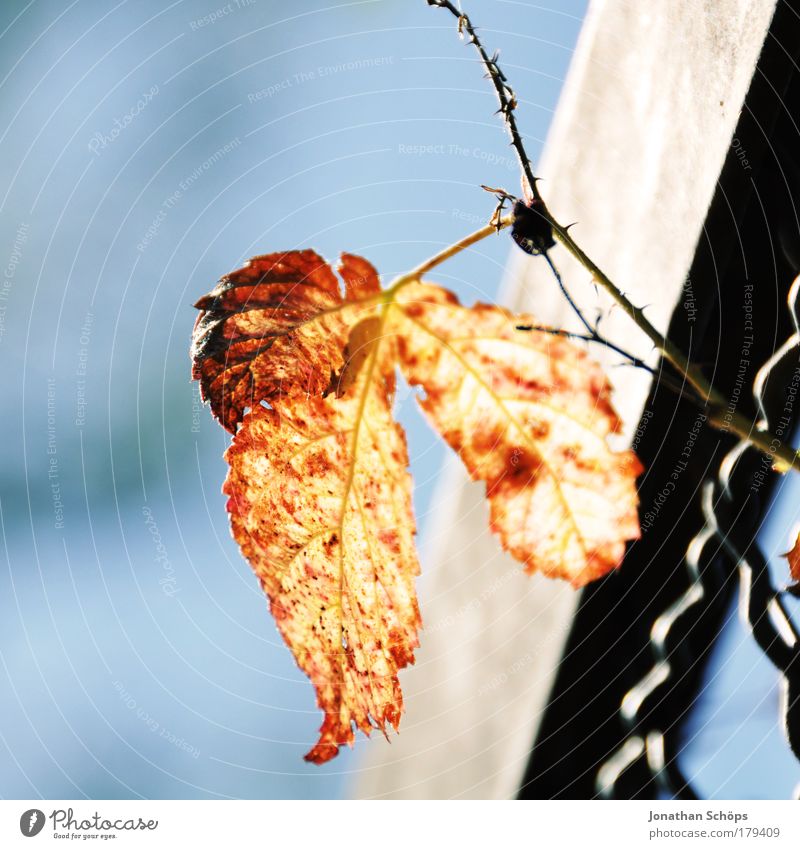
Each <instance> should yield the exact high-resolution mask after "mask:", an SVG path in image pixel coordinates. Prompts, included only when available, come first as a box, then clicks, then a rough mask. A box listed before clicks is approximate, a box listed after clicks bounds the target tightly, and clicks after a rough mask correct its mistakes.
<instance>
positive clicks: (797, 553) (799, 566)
mask: <svg viewBox="0 0 800 849" xmlns="http://www.w3.org/2000/svg"><path fill="white" fill-rule="evenodd" d="M783 556H784V557H785V558H786V559H787V560H788V561H789V571H790V572H791V575H792V580H793V581H795V582H797V583H800V535H798V537H797V539H796V540H795V543H794V546H793V547H792V550H791V551H788V552H787V553H786V554H784V555H783Z"/></svg>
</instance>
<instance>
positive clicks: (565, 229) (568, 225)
mask: <svg viewBox="0 0 800 849" xmlns="http://www.w3.org/2000/svg"><path fill="white" fill-rule="evenodd" d="M577 223H578V222H577V221H573V222H572V224H567V226H566V227H565V228H564V232H565V233H569V229H570V227H574V226H575V225H576V224H577Z"/></svg>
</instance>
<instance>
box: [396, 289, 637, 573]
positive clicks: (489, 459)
mask: <svg viewBox="0 0 800 849" xmlns="http://www.w3.org/2000/svg"><path fill="white" fill-rule="evenodd" d="M518 324H535V322H534V321H532V320H531V318H530V317H529V316H514V315H511V314H510V313H509V312H507V311H506V310H503V309H500V308H499V307H493V306H487V305H486V304H477V305H476V306H474V307H472V308H471V309H467V308H465V307H463V306H461V305H460V304H459V303H458V300H457V299H456V297H455V296H454V295H453V294H451V293H450V292H447V291H445V290H444V289H440V288H439V287H436V286H430V285H423V284H416V285H412V286H407V287H405V288H404V289H402V290H401V291H400V292H399V293H398V295H397V297H396V298H395V300H394V303H393V308H392V319H391V330H392V331H393V332H394V333H396V334H397V337H398V346H399V352H400V368H401V371H402V372H403V375H404V376H405V377H406V379H407V380H408V382H409V383H411V384H412V385H419V386H421V387H422V388H423V389H424V390H425V397H424V398H423V399H421V400H420V405H421V407H422V409H423V410H424V412H425V414H426V415H427V417H428V419H429V420H430V421H431V423H432V424H433V426H434V427H435V428H436V430H437V431H439V433H440V434H441V435H442V436H443V437H444V439H445V440H446V441H447V443H448V444H449V445H450V447H451V448H453V449H454V450H455V451H456V452H458V454H459V455H460V457H461V459H462V460H463V462H464V464H465V466H466V467H467V470H468V472H469V474H470V475H471V477H472V478H473V479H475V480H482V481H485V482H486V494H487V498H488V499H489V505H490V509H491V527H492V530H493V531H495V532H496V533H497V534H498V535H499V537H500V540H501V542H502V544H503V547H504V548H505V549H506V550H507V551H509V552H510V553H511V554H512V555H513V556H514V557H515V558H516V559H517V560H519V561H520V562H522V563H524V564H525V566H526V568H527V569H528V570H529V571H531V572H533V571H538V572H543V573H544V574H546V575H549V576H551V577H557V578H566V579H567V580H569V581H570V582H571V583H572V584H573V585H574V586H576V587H580V586H583V585H584V584H586V583H588V582H589V581H591V580H594V579H595V578H599V577H601V576H602V575H605V574H606V573H607V572H608V571H610V570H611V569H614V568H615V567H616V566H618V565H619V563H620V562H621V560H622V557H623V555H624V553H625V544H626V541H628V540H632V539H636V538H638V536H639V520H638V513H637V505H638V497H637V494H636V477H637V475H638V474H640V473H641V466H640V465H639V462H638V460H637V459H636V456H635V455H634V454H633V452H631V451H626V452H622V453H614V452H612V451H611V449H610V448H609V447H608V444H607V442H606V437H607V436H608V435H609V434H611V433H614V432H616V431H617V430H618V428H619V420H618V418H617V415H616V413H615V412H614V410H613V408H612V406H611V400H610V398H611V387H610V385H609V383H608V381H607V380H606V378H605V376H604V374H603V372H602V370H601V369H600V367H599V366H598V365H597V364H596V363H595V362H594V361H592V360H591V359H590V358H589V357H588V356H587V355H586V354H585V353H584V352H583V350H581V349H580V348H578V347H577V346H576V345H575V344H574V343H572V342H571V341H569V340H568V339H565V338H563V337H559V336H553V335H550V334H547V333H543V332H525V331H520V330H517V329H516V325H518Z"/></svg>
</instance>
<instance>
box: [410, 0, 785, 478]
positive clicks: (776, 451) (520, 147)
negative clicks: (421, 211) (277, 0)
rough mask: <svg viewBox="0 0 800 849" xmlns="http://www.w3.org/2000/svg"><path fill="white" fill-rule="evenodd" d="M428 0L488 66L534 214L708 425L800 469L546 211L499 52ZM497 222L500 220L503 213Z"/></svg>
mask: <svg viewBox="0 0 800 849" xmlns="http://www.w3.org/2000/svg"><path fill="white" fill-rule="evenodd" d="M426 2H427V3H428V5H429V6H437V7H439V8H441V9H446V10H447V11H449V12H450V13H451V14H452V15H454V16H455V17H456V19H457V21H458V33H459V35H460V36H461V37H463V36H464V33H466V34H467V36H468V37H469V43H470V44H472V45H474V47H475V49H476V50H477V51H478V54H479V56H480V59H481V62H482V63H483V66H484V67H485V68H486V73H487V76H488V77H489V79H490V80H491V82H492V85H493V86H494V90H495V93H496V94H497V99H498V101H499V103H500V108H499V109H498V113H499V114H500V115H502V117H503V121H504V123H505V126H506V129H507V130H508V133H509V135H510V136H511V144H512V146H513V148H514V150H515V152H516V154H517V158H518V159H519V163H520V168H521V169H522V174H523V186H522V187H523V192H524V193H525V194H528V192H529V193H530V197H531V199H532V202H533V205H534V206H535V210H536V212H538V214H539V215H540V216H542V217H543V218H544V219H545V220H546V221H547V222H548V223H549V225H550V226H551V227H552V230H553V235H554V236H555V238H556V239H557V240H558V241H559V242H561V244H562V245H563V246H564V247H565V248H566V249H567V251H569V253H570V254H572V256H573V257H574V258H575V259H576V260H577V261H578V262H579V263H580V264H581V265H582V266H583V267H584V268H585V269H586V270H587V271H588V272H589V274H590V275H591V276H592V278H593V280H594V281H595V282H596V283H597V284H598V285H599V286H600V287H601V288H603V289H604V290H605V291H606V292H607V293H608V294H609V295H610V296H611V297H612V298H613V300H614V301H615V302H616V303H617V304H618V305H619V306H620V307H621V308H622V310H623V311H624V312H625V313H626V315H627V316H628V317H629V318H630V319H631V320H632V321H633V322H634V324H635V325H636V326H637V327H638V328H639V329H640V330H641V331H642V332H643V333H644V334H645V335H646V336H647V337H648V339H650V341H651V342H652V343H653V345H654V347H655V348H656V349H657V350H658V351H659V352H660V353H661V355H662V356H663V357H664V359H665V360H666V361H667V362H668V363H669V364H670V365H671V366H672V367H673V368H674V369H675V370H676V371H677V372H678V373H679V374H680V376H681V377H683V378H685V380H686V381H688V383H689V384H690V385H691V386H692V387H693V389H694V390H695V391H696V392H697V393H698V395H699V399H695V400H697V402H698V403H699V405H700V406H705V405H708V406H709V407H710V408H711V415H710V416H709V418H708V420H709V423H711V424H712V425H713V426H714V427H716V428H717V429H719V430H723V431H725V430H730V431H731V432H733V433H735V434H736V435H737V436H738V437H739V438H741V439H744V440H746V441H747V442H749V443H750V444H751V445H754V446H755V447H757V448H758V449H759V450H761V451H762V452H763V453H764V454H766V455H768V456H769V457H772V458H774V460H777V461H780V462H779V463H777V464H776V465H777V466H779V468H780V470H781V471H786V470H788V469H789V468H794V469H795V470H797V471H800V455H799V454H798V452H796V451H795V450H794V449H792V448H791V447H790V446H787V445H784V443H783V441H782V440H781V439H779V438H778V437H776V436H774V434H772V433H770V432H769V431H768V430H760V429H757V428H756V427H755V426H754V424H753V423H752V422H750V421H749V420H748V419H747V418H746V417H745V416H743V415H742V414H741V413H739V412H738V411H736V410H734V411H730V410H728V411H727V412H726V408H727V402H726V399H725V397H724V396H723V395H722V394H721V393H720V392H719V391H718V390H717V389H715V388H714V387H713V385H712V384H711V383H710V382H709V381H708V379H707V378H706V376H705V375H704V374H703V371H702V369H701V368H700V367H699V366H697V365H696V364H694V363H692V362H691V361H690V360H689V358H688V357H687V356H686V355H685V354H684V353H683V351H682V350H681V349H680V348H679V347H678V346H677V345H676V344H675V343H674V342H673V341H672V340H671V339H670V338H669V337H668V336H665V335H664V334H662V333H661V332H660V331H659V330H657V329H656V328H655V327H654V326H653V325H652V324H651V323H650V321H649V320H648V319H647V317H646V316H645V314H644V312H643V310H642V309H641V307H637V306H636V305H635V304H633V303H632V302H631V301H629V300H628V298H627V297H626V296H625V295H624V293H623V292H622V291H621V290H620V289H619V288H618V287H617V286H616V284H615V283H614V282H613V281H612V280H611V278H610V277H608V275H607V274H605V272H604V271H603V270H602V269H601V268H600V267H599V266H598V265H597V263H595V262H594V261H593V260H592V259H591V258H590V257H589V256H588V255H587V254H586V253H585V252H584V251H583V249H582V248H581V247H580V246H579V245H578V244H577V243H576V242H575V240H574V239H573V238H572V236H571V235H570V234H569V226H571V225H569V226H564V225H562V224H560V223H559V222H558V221H557V220H556V219H555V218H554V217H553V215H552V213H551V212H550V210H549V209H548V208H547V204H546V203H545V201H544V199H543V197H542V195H541V193H540V192H539V189H538V186H537V178H536V177H535V176H534V174H533V168H532V165H531V162H530V160H529V159H528V155H527V154H526V152H525V146H524V144H523V142H522V137H521V135H520V133H519V129H518V127H517V121H516V117H515V115H514V110H515V109H516V107H517V99H516V96H515V95H514V91H513V89H512V88H511V86H510V85H509V83H508V80H507V78H506V76H505V74H504V73H503V71H502V70H501V69H500V66H499V64H498V54H497V53H495V54H494V55H492V56H491V57H490V56H489V54H488V53H487V52H486V50H485V48H484V46H483V44H482V43H481V40H480V38H479V37H478V35H477V32H476V30H475V27H474V25H473V23H472V21H471V20H470V18H469V16H468V15H467V14H466V13H464V12H463V11H462V10H460V9H458V8H457V7H456V6H455V5H454V4H453V3H452V2H451V0H426ZM489 191H494V192H495V194H497V195H498V197H500V198H501V201H502V200H512V201H513V200H514V198H513V196H511V195H509V194H508V193H507V192H505V191H503V190H496V191H495V190H492V189H489ZM496 215H497V214H496ZM494 218H495V216H493V219H494ZM497 218H498V219H499V215H498V216H497ZM494 229H500V228H499V227H497V228H495V227H494V226H492V230H493V231H494ZM538 252H539V253H542V254H543V255H544V256H545V258H546V260H547V261H548V263H549V266H550V269H551V271H552V272H553V273H554V275H555V276H556V280H557V282H558V284H559V286H560V288H561V292H562V293H563V294H564V296H565V297H566V298H567V302H568V303H569V305H570V307H571V308H572V309H573V311H574V312H575V313H576V315H577V316H578V318H579V319H580V321H581V323H582V324H583V325H584V326H585V327H586V328H587V333H588V336H587V337H586V338H587V341H592V342H602V343H603V344H609V343H608V340H604V339H602V337H601V338H600V339H598V334H597V330H596V328H593V327H592V326H591V325H590V324H589V323H588V322H587V321H586V318H585V316H583V314H582V313H581V311H580V309H579V308H578V307H577V305H576V304H575V302H574V301H573V300H572V298H571V297H570V296H569V294H568V293H567V291H566V288H565V287H564V285H563V282H562V280H561V276H560V274H558V272H557V270H556V267H555V265H554V264H553V262H552V261H551V259H550V257H549V255H548V254H547V251H546V250H542V251H538ZM617 350H619V349H617ZM619 352H620V353H621V354H622V355H623V356H625V357H626V358H628V359H630V360H633V359H635V358H633V357H631V356H630V355H629V354H627V353H626V352H624V351H621V350H620V351H619ZM776 446H777V447H776Z"/></svg>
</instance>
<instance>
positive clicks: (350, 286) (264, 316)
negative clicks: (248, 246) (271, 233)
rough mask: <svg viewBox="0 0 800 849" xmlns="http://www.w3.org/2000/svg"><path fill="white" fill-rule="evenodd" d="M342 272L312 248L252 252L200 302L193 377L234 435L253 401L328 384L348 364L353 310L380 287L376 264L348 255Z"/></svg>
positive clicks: (367, 304) (316, 390) (362, 309)
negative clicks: (346, 351) (345, 357)
mask: <svg viewBox="0 0 800 849" xmlns="http://www.w3.org/2000/svg"><path fill="white" fill-rule="evenodd" d="M338 270H339V274H340V275H341V277H342V279H343V280H344V284H345V287H344V288H345V291H344V296H343V295H342V293H341V291H340V283H339V280H338V279H337V277H336V275H335V274H334V273H333V270H332V269H331V267H330V266H329V265H328V264H327V263H326V262H325V260H324V259H322V258H321V257H320V256H318V255H317V254H316V253H315V252H314V251H311V250H306V251H287V252H285V253H276V254H266V255H265V256H257V257H253V259H251V260H249V261H248V262H247V263H246V264H245V265H244V266H243V267H242V268H240V269H238V270H237V271H233V272H231V273H230V274H228V275H226V276H225V277H223V278H222V279H221V280H220V281H219V283H218V284H217V286H216V287H215V288H214V289H213V291H211V292H209V294H208V295H205V296H203V297H202V298H200V300H199V301H198V302H197V303H196V304H195V306H196V307H197V308H198V309H200V310H202V312H201V313H200V315H199V316H198V317H197V321H196V323H195V328H194V334H193V338H192V351H191V355H192V360H193V364H194V365H193V369H192V377H194V378H195V379H196V380H199V381H200V389H201V394H202V397H203V400H204V401H208V402H210V404H211V410H212V412H213V413H214V415H215V416H216V417H217V419H218V420H219V421H220V422H221V423H222V425H224V426H225V427H226V428H227V429H228V430H229V431H231V432H232V433H234V432H235V431H236V426H237V425H238V424H239V422H241V420H242V416H243V415H244V411H245V409H246V408H247V407H252V406H254V403H258V402H259V401H262V400H266V399H269V398H272V397H274V396H276V395H279V394H295V393H297V394H299V393H308V394H310V395H318V394H321V393H322V392H323V391H325V390H326V388H327V387H328V385H329V384H330V382H331V379H332V378H335V374H336V372H338V371H339V370H340V369H341V368H342V366H343V364H344V360H343V351H344V348H345V344H346V342H347V334H348V331H349V328H350V326H351V325H352V323H353V322H354V321H355V320H356V319H355V317H354V315H353V314H354V313H357V314H361V315H364V314H366V313H367V312H368V311H369V309H370V308H371V307H372V306H373V305H374V298H372V299H370V296H374V295H375V294H376V293H377V292H378V291H379V288H380V287H379V284H378V276H377V274H376V272H375V269H374V268H373V267H372V266H371V265H370V264H369V263H368V262H367V261H366V260H364V259H362V258H361V257H357V256H352V255H350V254H344V255H343V256H342V262H341V265H340V267H339V269H338Z"/></svg>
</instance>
